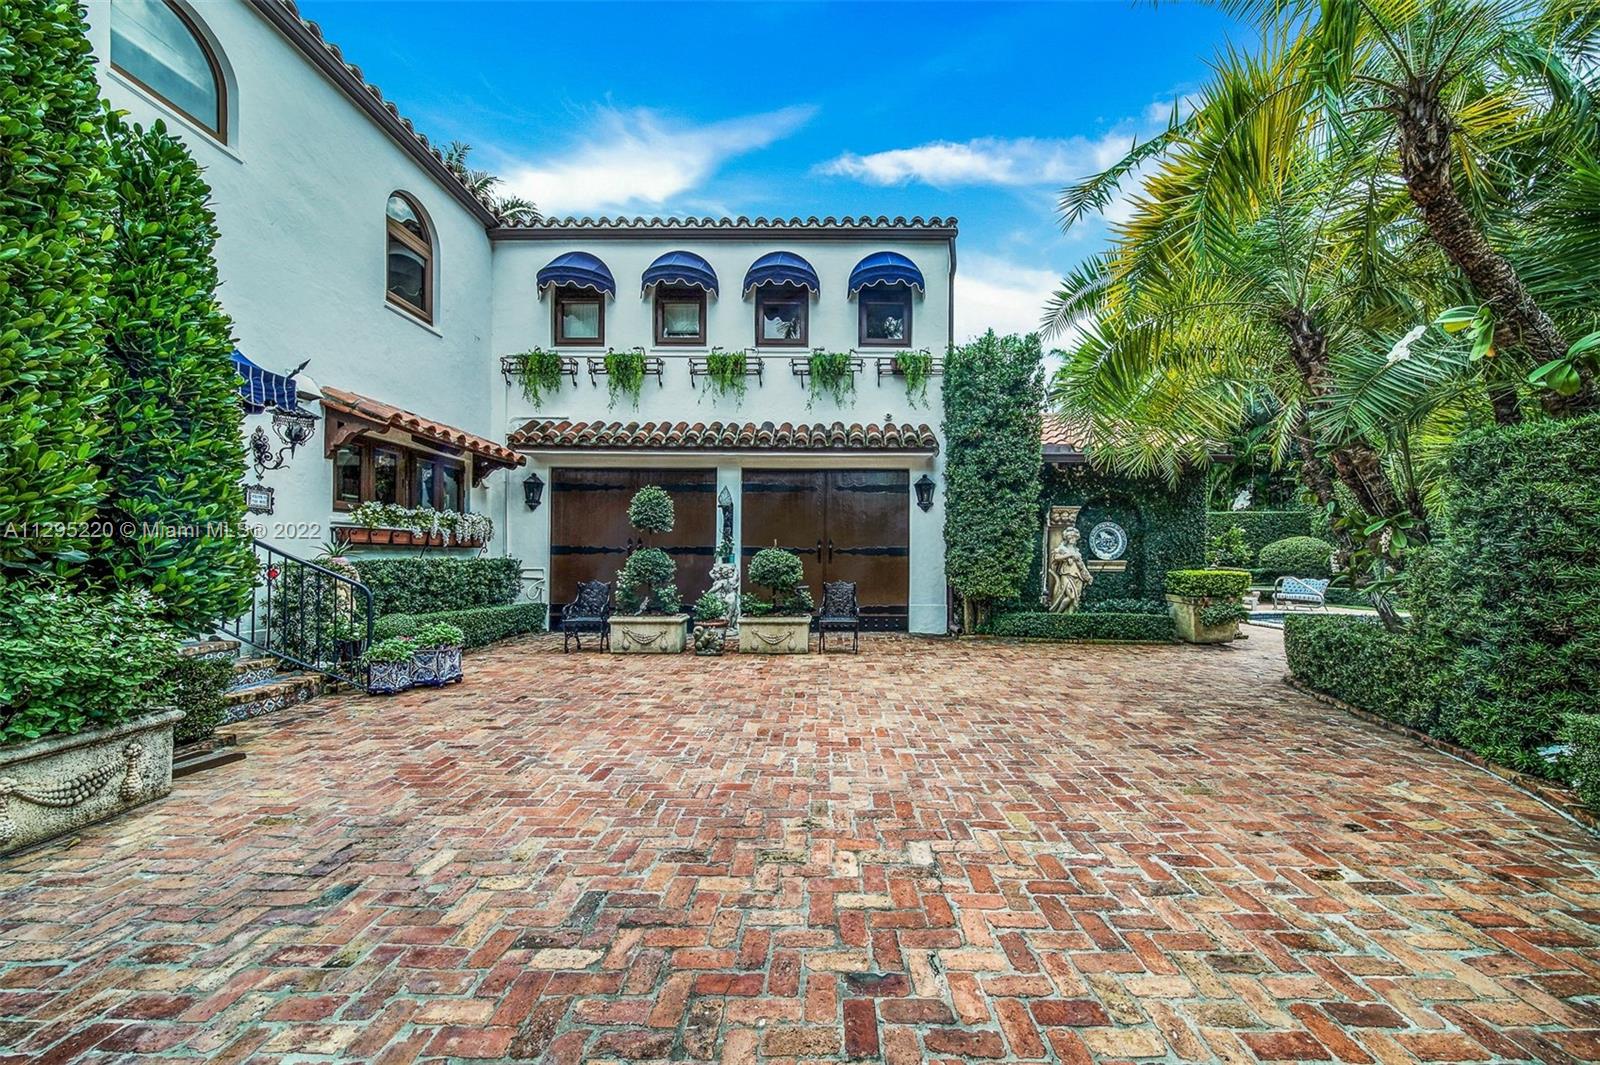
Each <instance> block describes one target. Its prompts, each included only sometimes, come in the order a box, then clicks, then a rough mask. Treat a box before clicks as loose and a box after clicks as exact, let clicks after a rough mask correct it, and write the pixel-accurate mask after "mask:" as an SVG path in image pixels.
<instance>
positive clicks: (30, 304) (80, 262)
mask: <svg viewBox="0 0 1600 1065" xmlns="http://www.w3.org/2000/svg"><path fill="white" fill-rule="evenodd" d="M101 113H102V105H101V103H100V90H99V88H98V86H97V85H96V83H95V74H94V59H93V56H92V55H91V54H90V49H89V40H88V37H87V35H86V34H85V32H84V25H83V17H82V14H81V13H80V10H79V7H78V5H77V4H76V3H73V2H70V0H0V530H4V529H6V527H7V526H13V528H12V529H11V531H9V532H7V533H6V534H5V535H4V536H0V573H4V571H6V570H11V571H13V573H14V574H16V573H20V572H22V571H28V570H32V571H35V572H39V571H50V570H57V569H63V570H64V569H68V568H70V567H72V566H75V565H77V564H79V563H81V562H82V561H83V560H84V559H85V557H86V551H87V548H88V546H89V545H88V543H87V542H86V540H85V539H84V537H83V536H81V535H65V536H63V535H57V534H56V533H55V532H53V531H51V530H50V527H51V526H60V527H62V528H63V529H64V531H67V532H69V533H72V532H74V531H75V528H76V526H77V525H78V523H82V522H85V521H87V520H88V519H89V518H91V517H93V516H94V513H95V507H96V505H97V504H98V502H99V500H100V496H101V486H100V482H99V470H98V468H97V467H96V466H95V464H94V461H93V460H94V455H95V452H96V448H97V445H98V441H99V438H100V436H101V434H102V433H103V432H104V431H105V423H104V422H103V421H102V420H101V419H100V412H101V409H102V406H103V404H104V402H105V390H106V385H107V377H106V369H105V361H104V359H103V358H102V356H101V350H100V343H101V333H102V325H101V323H100V320H99V312H100V305H101V301H102V299H103V298H104V295H105V289H106V273H107V269H108V263H109V256H108V252H107V248H106V241H107V239H108V236H109V233H110V224H111V223H110V211H111V198H112V194H111V181H110V175H109V171H108V161H107V156H106V144H105V138H104V137H103V135H102V130H101V125H100V115H101ZM237 443H238V441H237V440H235V441H234V444H235V446H237Z"/></svg>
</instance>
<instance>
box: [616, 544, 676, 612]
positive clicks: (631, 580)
mask: <svg viewBox="0 0 1600 1065" xmlns="http://www.w3.org/2000/svg"><path fill="white" fill-rule="evenodd" d="M617 603H618V605H620V606H621V607H622V610H623V612H624V613H627V614H676V613H677V612H678V611H679V609H681V608H682V606H683V600H682V598H681V597H680V596H679V594H678V563H677V562H676V561H675V560H674V559H673V557H672V556H671V555H669V554H667V553H666V552H665V551H663V550H661V548H659V547H641V548H639V549H638V550H637V551H635V552H634V553H633V554H631V555H629V556H628V561H626V562H624V563H623V564H622V569H621V570H620V571H619V572H618V573H617Z"/></svg>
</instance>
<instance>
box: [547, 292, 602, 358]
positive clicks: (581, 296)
mask: <svg viewBox="0 0 1600 1065" xmlns="http://www.w3.org/2000/svg"><path fill="white" fill-rule="evenodd" d="M550 304H551V309H550V314H551V322H550V336H551V337H552V338H553V340H554V342H555V343H556V344H557V345H558V346H571V345H577V346H581V347H600V346H602V345H604V344H605V342H606V298H605V295H604V294H603V293H600V292H597V291H595V290H594V289H590V288H573V287H570V286H562V287H559V288H557V289H556V290H555V296H554V298H553V299H551V301H550Z"/></svg>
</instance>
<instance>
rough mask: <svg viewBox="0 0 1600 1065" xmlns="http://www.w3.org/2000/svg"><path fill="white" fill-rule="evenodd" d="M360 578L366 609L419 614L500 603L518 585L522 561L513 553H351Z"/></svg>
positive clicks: (514, 595)
mask: <svg viewBox="0 0 1600 1065" xmlns="http://www.w3.org/2000/svg"><path fill="white" fill-rule="evenodd" d="M350 561H351V562H352V563H353V564H354V565H355V567H356V572H357V573H358V574H360V575H361V583H362V584H365V585H366V586H367V587H368V588H370V589H371V590H372V610H373V612H374V613H375V614H377V615H378V616H380V617H382V616H383V615H386V614H425V613H430V612H433V611H437V610H439V609H441V608H442V607H447V606H448V607H450V608H451V609H453V610H464V609H466V608H468V607H478V606H503V605H504V604H506V603H510V602H513V601H515V600H516V598H517V595H518V593H519V592H520V591H521V590H522V560H521V559H515V558H426V557H424V558H354V559H351V560H350Z"/></svg>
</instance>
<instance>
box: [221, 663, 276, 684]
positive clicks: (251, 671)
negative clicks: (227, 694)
mask: <svg viewBox="0 0 1600 1065" xmlns="http://www.w3.org/2000/svg"><path fill="white" fill-rule="evenodd" d="M278 667H279V662H278V660H277V659H276V658H272V657H271V656H269V655H250V656H241V657H239V658H235V659H234V660H233V680H231V681H229V682H228V690H229V691H238V690H239V689H240V688H247V687H249V686H250V685H252V684H260V683H261V682H262V681H264V680H271V679H273V678H274V677H276V676H278Z"/></svg>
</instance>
